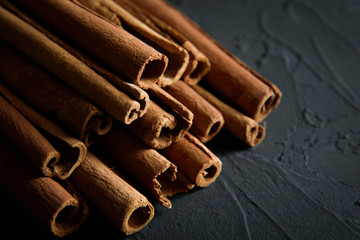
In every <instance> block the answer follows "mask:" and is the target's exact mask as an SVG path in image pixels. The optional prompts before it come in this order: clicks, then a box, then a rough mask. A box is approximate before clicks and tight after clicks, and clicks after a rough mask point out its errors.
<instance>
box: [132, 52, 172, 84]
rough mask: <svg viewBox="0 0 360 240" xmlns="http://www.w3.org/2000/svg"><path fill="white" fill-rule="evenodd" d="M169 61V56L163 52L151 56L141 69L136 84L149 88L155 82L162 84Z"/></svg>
mask: <svg viewBox="0 0 360 240" xmlns="http://www.w3.org/2000/svg"><path fill="white" fill-rule="evenodd" d="M168 62H169V60H168V58H167V57H166V56H165V55H163V54H157V55H155V56H151V57H150V58H149V59H148V60H147V61H146V62H145V63H144V64H143V66H142V68H141V69H140V71H139V73H138V76H137V80H136V82H135V84H136V85H138V86H139V87H141V88H143V89H149V88H150V87H151V86H152V85H154V84H155V83H156V84H161V82H160V80H161V79H162V77H163V76H164V73H165V70H166V68H167V65H168Z"/></svg>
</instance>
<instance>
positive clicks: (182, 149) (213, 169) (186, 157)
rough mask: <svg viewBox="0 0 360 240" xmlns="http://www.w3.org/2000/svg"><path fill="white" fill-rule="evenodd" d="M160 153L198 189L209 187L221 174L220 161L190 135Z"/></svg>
mask: <svg viewBox="0 0 360 240" xmlns="http://www.w3.org/2000/svg"><path fill="white" fill-rule="evenodd" d="M162 153H163V154H164V156H165V157H166V158H168V159H169V160H170V161H171V162H173V163H174V164H175V165H176V166H177V167H178V168H179V169H180V170H181V171H182V172H183V173H184V174H185V175H186V176H187V177H188V178H189V179H190V180H191V181H192V182H193V183H195V184H196V185H197V186H199V187H207V186H209V185H210V184H211V183H213V182H214V181H215V180H216V178H217V177H218V176H219V174H220V172H221V168H222V163H221V161H220V159H219V158H218V157H216V156H215V155H214V154H213V153H212V152H211V151H210V150H209V149H208V148H207V147H206V146H205V145H204V144H203V143H202V142H200V140H199V139H197V138H196V137H195V136H193V135H192V134H190V133H187V134H185V136H184V137H183V138H182V139H181V140H179V141H178V142H176V143H173V144H172V145H171V146H169V147H168V148H165V149H163V150H162Z"/></svg>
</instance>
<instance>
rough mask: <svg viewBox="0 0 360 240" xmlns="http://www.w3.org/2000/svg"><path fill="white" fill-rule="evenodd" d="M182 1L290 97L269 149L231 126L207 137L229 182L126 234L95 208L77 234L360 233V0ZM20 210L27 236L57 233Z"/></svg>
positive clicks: (270, 134) (276, 119)
mask: <svg viewBox="0 0 360 240" xmlns="http://www.w3.org/2000/svg"><path fill="white" fill-rule="evenodd" d="M171 2H172V3H173V4H174V5H175V6H177V7H178V8H179V9H180V10H181V11H183V12H184V13H185V14H187V15H188V16H189V17H190V18H191V19H193V20H194V21H195V22H197V23H198V24H199V25H200V26H201V27H203V29H204V30H205V31H206V32H208V33H209V34H210V35H211V36H213V37H214V38H215V39H216V40H217V41H218V42H219V43H221V44H222V45H223V46H224V47H225V48H227V49H228V50H229V51H231V52H232V53H233V54H235V55H236V56H238V57H239V58H240V59H242V60H243V61H244V62H245V63H247V64H248V65H250V66H251V67H253V68H254V69H255V70H257V71H258V72H259V73H260V74H262V75H263V76H265V77H266V78H268V79H269V80H270V81H272V82H273V83H275V84H276V85H277V86H278V87H279V88H280V90H281V91H282V92H283V99H282V102H281V103H280V106H279V108H278V109H276V110H274V111H273V112H272V113H271V114H270V116H269V117H268V118H267V119H266V122H267V133H266V137H265V140H264V141H263V142H262V143H261V144H260V145H259V146H257V147H255V148H251V149H248V148H245V147H244V146H243V145H242V144H241V143H240V142H239V141H238V140H236V139H235V138H234V137H232V136H231V135H230V134H228V133H226V132H224V131H223V132H222V133H221V134H220V135H218V136H217V137H216V138H215V139H214V140H213V141H211V142H210V143H209V144H207V145H208V146H209V148H210V149H211V150H212V151H214V153H216V154H217V155H218V156H219V157H220V158H221V160H222V161H223V170H222V173H221V175H220V177H219V178H218V179H217V181H216V182H215V183H213V184H212V185H211V186H209V187H208V188H205V189H197V190H194V191H191V192H189V193H187V194H180V195H177V196H175V197H173V198H171V200H172V203H173V208H172V209H170V210H169V209H165V208H163V207H161V206H160V205H159V204H157V203H155V202H154V205H155V208H156V214H155V218H154V219H153V220H152V221H151V222H150V224H149V225H148V226H147V227H145V228H144V229H143V230H142V231H140V232H139V233H136V234H134V235H133V236H130V237H124V236H122V235H120V234H119V233H118V232H117V230H116V229H114V227H113V226H112V225H111V223H109V222H108V221H107V220H106V219H105V218H104V217H102V216H101V214H100V213H99V212H96V211H95V212H93V213H92V214H91V216H90V219H89V221H88V222H87V223H86V224H85V225H84V226H83V228H82V229H81V230H80V231H79V232H78V233H76V234H74V235H72V236H70V237H68V238H66V239H85V238H89V237H92V239H157V240H160V239H299V240H300V239H360V202H359V201H360V96H359V92H360V82H359V75H360V28H359V23H360V1H357V0H345V1H337V0H327V1H324V0H303V1H286V0H285V1H281V0H272V1H269V0H222V1H220V0H183V1H180V0H172V1H171ZM3 203H4V204H7V205H10V206H11V205H12V204H13V203H11V199H6V198H5V200H3ZM16 212H17V213H18V214H19V215H18V216H17V217H18V218H20V220H21V221H19V220H18V219H16V218H15V217H14V218H12V217H10V215H6V216H7V218H8V219H9V222H8V223H6V226H5V228H6V229H8V231H11V230H10V229H11V226H13V225H14V224H20V226H21V225H23V224H27V222H28V221H30V223H31V224H30V226H29V229H27V228H25V229H26V230H27V232H26V231H25V230H24V231H23V232H13V233H15V236H23V235H24V234H26V235H27V236H31V235H34V234H36V235H37V236H38V237H39V238H40V239H49V236H48V235H45V234H44V233H43V230H42V229H41V228H38V227H36V222H34V221H32V218H31V216H29V215H28V214H26V213H23V211H22V209H21V208H20V209H19V210H16ZM31 221H32V222H31ZM33 225H34V226H33ZM2 226H3V227H4V225H2ZM18 226H19V225H18ZM20 229H21V227H20Z"/></svg>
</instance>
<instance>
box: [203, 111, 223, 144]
mask: <svg viewBox="0 0 360 240" xmlns="http://www.w3.org/2000/svg"><path fill="white" fill-rule="evenodd" d="M213 120H214V121H213V122H212V123H211V124H209V125H208V128H207V130H206V132H205V135H204V136H199V137H198V138H199V140H200V141H201V142H203V143H206V142H208V141H210V140H211V139H213V138H214V137H215V136H216V135H217V134H218V133H219V132H220V130H221V129H222V127H223V126H224V118H222V117H221V118H219V119H213Z"/></svg>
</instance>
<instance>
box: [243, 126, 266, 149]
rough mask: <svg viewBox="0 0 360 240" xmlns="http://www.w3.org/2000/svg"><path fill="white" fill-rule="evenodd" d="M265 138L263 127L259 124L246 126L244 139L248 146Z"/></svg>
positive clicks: (256, 143)
mask: <svg viewBox="0 0 360 240" xmlns="http://www.w3.org/2000/svg"><path fill="white" fill-rule="evenodd" d="M264 138H265V127H263V126H261V125H260V124H251V123H250V124H249V125H247V126H246V132H245V139H246V141H245V142H246V143H247V144H248V145H249V146H250V147H254V146H256V145H258V144H260V143H261V142H262V141H263V140H264Z"/></svg>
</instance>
